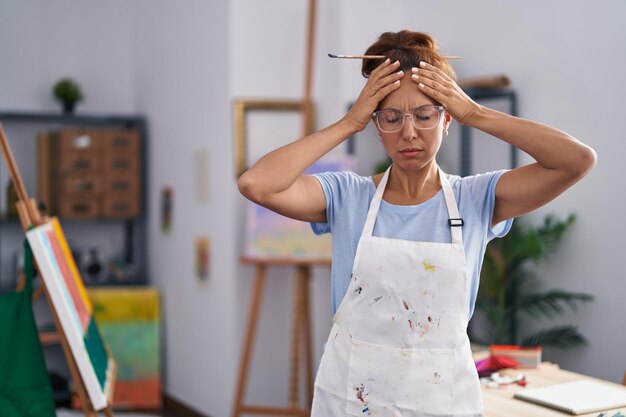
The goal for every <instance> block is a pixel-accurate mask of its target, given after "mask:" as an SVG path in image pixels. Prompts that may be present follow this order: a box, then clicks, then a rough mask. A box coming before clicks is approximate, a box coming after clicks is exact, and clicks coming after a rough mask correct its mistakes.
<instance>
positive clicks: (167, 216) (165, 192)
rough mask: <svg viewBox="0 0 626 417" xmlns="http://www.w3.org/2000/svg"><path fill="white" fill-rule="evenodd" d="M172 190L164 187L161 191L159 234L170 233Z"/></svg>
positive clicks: (172, 204) (172, 202) (172, 203)
mask: <svg viewBox="0 0 626 417" xmlns="http://www.w3.org/2000/svg"><path fill="white" fill-rule="evenodd" d="M173 206H174V190H173V189H172V187H169V186H166V187H163V189H162V190H161V232H163V233H164V234H169V233H170V232H171V231H172V211H173V210H174V207H173Z"/></svg>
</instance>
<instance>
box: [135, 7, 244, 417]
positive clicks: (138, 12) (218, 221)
mask: <svg viewBox="0 0 626 417" xmlns="http://www.w3.org/2000/svg"><path fill="white" fill-rule="evenodd" d="M133 6H134V13H133V25H134V27H133V39H134V40H135V44H134V53H135V55H134V62H135V68H134V69H135V72H134V81H135V94H136V97H137V110H138V111H139V112H141V113H143V114H145V115H146V116H147V117H148V119H149V121H150V132H149V133H150V153H149V160H150V170H149V178H150V190H149V201H148V206H149V208H150V210H149V242H150V257H149V266H150V268H149V269H150V279H151V280H152V282H154V283H155V284H156V285H158V286H159V287H160V288H161V290H162V295H163V299H162V300H163V303H164V304H163V305H164V324H165V344H164V349H165V372H164V378H165V390H166V392H167V393H168V394H170V395H171V396H173V397H175V398H177V399H178V400H179V401H182V402H183V403H185V404H188V405H190V406H192V407H193V408H195V409H197V410H200V411H202V412H203V413H206V414H208V415H211V416H225V415H227V414H228V411H229V409H230V398H231V395H232V392H233V385H234V371H233V369H234V366H235V352H236V348H237V345H236V343H235V342H236V340H235V337H234V335H235V320H234V317H235V314H234V313H235V311H236V308H237V305H236V302H235V301H236V297H235V296H236V294H235V293H234V288H235V277H234V271H235V269H234V268H235V265H236V250H235V249H236V248H235V240H234V238H235V236H234V233H233V230H235V225H236V222H237V219H236V218H235V217H234V216H232V213H233V210H234V205H233V204H234V199H233V197H234V195H235V193H236V187H235V186H234V185H235V180H234V175H233V172H234V171H233V163H232V160H233V157H232V146H231V139H230V138H231V129H230V125H231V122H230V106H229V91H228V88H229V79H230V75H229V54H230V50H229V41H228V39H229V36H228V30H229V21H228V5H227V1H225V0H224V1H213V2H205V1H201V0H192V1H186V2H183V3H176V4H174V3H172V2H168V1H158V2H155V1H147V0H146V1H137V2H135V3H134V4H133ZM198 152H205V153H207V154H208V165H209V173H210V177H209V179H208V181H209V199H208V200H207V201H199V200H198V196H197V194H196V187H195V186H194V184H195V172H196V171H195V170H196V169H197V168H196V167H195V166H194V161H195V160H196V157H197V153H198ZM165 186H171V187H172V188H173V190H174V211H173V220H172V223H173V227H172V231H171V233H170V234H168V235H164V234H163V233H162V232H161V225H160V213H159V207H160V197H161V190H162V188H163V187H165ZM200 236H209V237H210V239H211V257H212V261H211V263H212V265H211V271H210V278H209V282H208V283H207V284H199V283H198V282H197V280H196V278H195V271H194V262H195V252H194V249H195V247H194V242H195V240H196V238H197V237H200Z"/></svg>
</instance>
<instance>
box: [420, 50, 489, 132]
mask: <svg viewBox="0 0 626 417" xmlns="http://www.w3.org/2000/svg"><path fill="white" fill-rule="evenodd" d="M411 72H412V75H411V79H412V80H413V81H414V82H415V83H417V84H418V86H419V88H420V90H422V91H423V92H424V93H425V94H426V95H428V96H429V97H431V98H432V99H433V100H436V101H437V102H439V103H441V105H442V106H444V107H445V108H446V111H447V112H448V113H450V115H451V116H452V117H453V118H454V120H456V121H457V122H459V123H460V124H468V122H469V120H470V119H471V117H472V115H474V114H475V113H476V112H477V111H478V108H479V105H478V104H477V103H476V102H475V101H473V100H472V99H471V98H469V97H468V95H467V94H465V92H464V91H463V90H462V89H461V87H459V85H458V84H457V83H456V82H455V81H454V80H453V79H452V78H450V77H449V76H448V74H446V73H445V72H443V71H442V70H441V69H439V68H437V67H435V66H433V65H430V64H428V63H426V62H421V66H420V68H419V69H418V68H413V69H412V70H411Z"/></svg>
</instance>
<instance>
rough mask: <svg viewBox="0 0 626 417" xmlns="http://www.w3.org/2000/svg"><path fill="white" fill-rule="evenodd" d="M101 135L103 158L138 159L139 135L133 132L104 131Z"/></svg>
mask: <svg viewBox="0 0 626 417" xmlns="http://www.w3.org/2000/svg"><path fill="white" fill-rule="evenodd" d="M102 133H103V141H102V143H103V147H104V156H105V158H120V157H121V158H127V159H138V158H139V133H138V132H137V131H135V130H106V131H104V132H102Z"/></svg>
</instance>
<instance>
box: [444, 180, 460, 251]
mask: <svg viewBox="0 0 626 417" xmlns="http://www.w3.org/2000/svg"><path fill="white" fill-rule="evenodd" d="M439 181H441V188H442V189H443V196H444V197H445V200H446V206H447V207H448V225H449V226H450V236H451V238H452V243H462V242H463V233H462V231H461V229H462V226H463V219H462V218H461V215H460V214H459V208H458V206H457V205H456V198H455V196H454V191H452V186H451V185H450V181H448V177H447V176H446V174H444V173H443V171H442V170H441V168H439Z"/></svg>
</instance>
